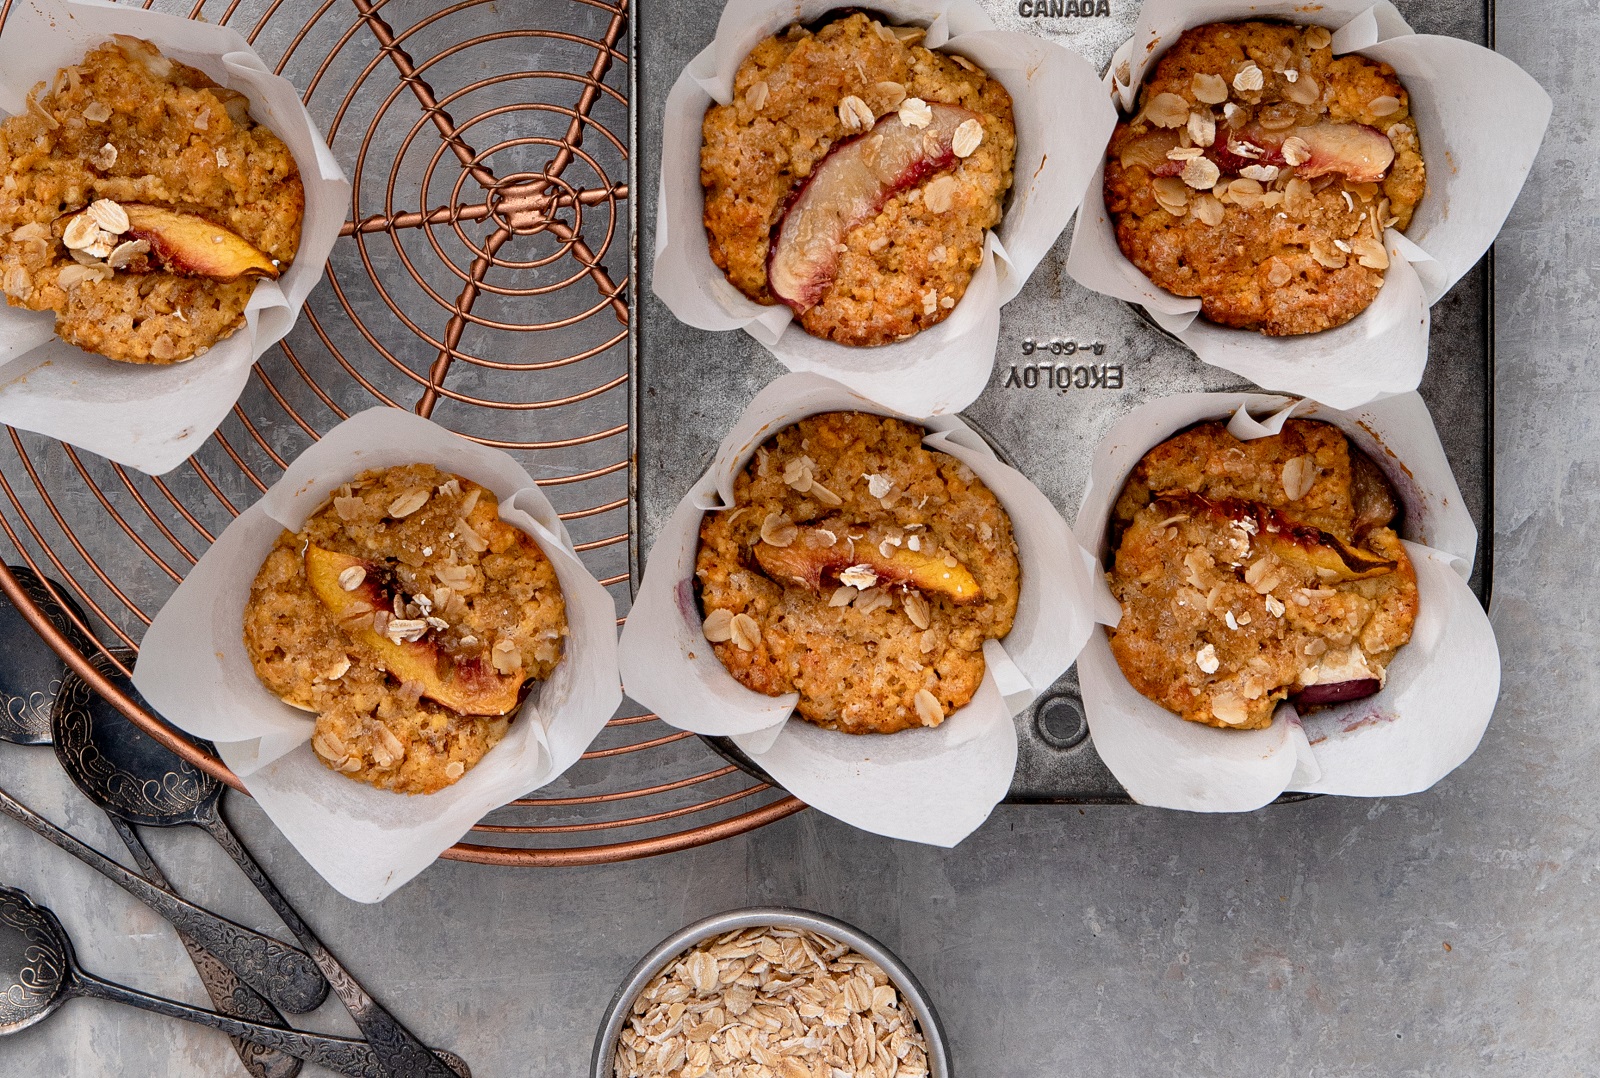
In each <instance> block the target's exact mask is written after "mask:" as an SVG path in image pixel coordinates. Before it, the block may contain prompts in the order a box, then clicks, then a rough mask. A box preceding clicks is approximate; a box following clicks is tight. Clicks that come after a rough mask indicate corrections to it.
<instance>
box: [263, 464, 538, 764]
mask: <svg viewBox="0 0 1600 1078" xmlns="http://www.w3.org/2000/svg"><path fill="white" fill-rule="evenodd" d="M566 635H567V616H566V605H565V602H564V600H563V599H562V595H561V588H560V585H559V584H558V583H557V581H556V574H555V568H554V566H552V565H551V563H550V559H549V558H547V557H546V556H545V554H544V552H543V551H542V550H540V549H539V546H538V544H537V543H535V542H534V541H533V539H531V538H530V537H529V536H528V535H526V534H525V533H523V532H521V531H519V530H518V529H516V528H514V527H512V526H511V525H509V524H507V523H505V522H504V521H502V520H501V519H500V517H499V505H498V503H497V501H496V500H495V496H494V494H493V493H491V492H490V491H488V490H486V489H485V488H483V487H480V486H478V485H477V484H476V483H473V482H472V481H471V480H468V479H463V478H462V477H460V476H456V475H448V474H446V473H444V472H441V471H440V470H439V469H437V468H435V467H433V466H432V465H429V464H410V465H406V466H404V467H396V468H386V469H380V470H375V471H369V472H363V473H362V474H361V475H358V476H356V478H354V479H352V480H351V481H350V482H349V483H346V484H345V485H344V486H342V487H341V488H339V490H338V491H337V493H336V494H335V495H334V497H333V498H332V499H330V500H329V502H328V503H327V504H326V505H324V506H322V507H321V508H320V509H318V510H317V511H316V512H315V513H313V514H312V515H311V517H310V519H308V520H307V521H306V522H305V524H304V526H302V527H301V529H300V530H299V531H298V532H295V533H290V532H284V533H283V534H282V535H280V536H279V537H278V541H277V542H276V543H274V544H273V547H272V550H271V552H270V553H269V554H268V555H267V559H266V561H265V562H264V563H263V564H262V566H261V570H260V572H258V573H257V574H256V578H255V581H254V583H253V584H252V585H251V587H250V598H249V601H248V603H247V604H246V607H245V614H244V641H245V648H246V650H247V651H248V653H249V655H250V662H251V664H252V665H253V666H254V667H255V671H256V675H257V676H258V677H259V678H260V679H261V682H262V684H264V685H265V686H266V687H267V688H268V689H269V690H271V691H272V692H273V693H274V694H276V695H277V696H278V697H279V698H280V699H282V700H283V701H284V702H286V703H288V704H291V705H293V706H294V707H297V708H301V709H303V710H306V711H311V712H315V713H316V716H317V723H316V730H315V733H314V734H313V736H312V739H311V746H312V748H313V749H314V750H315V752H316V754H317V758H318V759H320V760H321V761H322V762H323V763H324V764H325V765H327V766H328V767H329V768H331V769H333V770H335V771H338V772H339V773H341V774H344V775H348V776H350V777H351V778H354V779H358V780H360V781H362V782H367V783H371V784H372V785H373V786H377V787H379V788H381V789H385V790H394V791H396V792H399V793H432V792H434V791H435V790H439V789H442V788H444V787H446V786H449V785H450V784H451V783H454V782H455V781H456V780H458V779H460V778H461V776H462V775H464V774H465V773H466V772H467V770H468V769H470V768H471V767H473V765H475V764H476V763H477V762H478V761H479V760H481V759H482V758H483V755H484V753H486V752H488V751H489V749H491V748H493V747H494V745H495V744H496V743H497V742H498V741H499V740H500V739H501V738H502V737H504V736H505V732H506V729H507V727H508V725H509V723H510V722H511V715H512V713H513V712H515V711H516V710H517V708H518V706H519V705H520V704H521V702H522V698H523V696H524V694H525V692H526V688H527V686H528V684H529V683H530V682H535V681H542V680H544V679H545V678H548V677H549V676H550V673H551V671H553V670H554V669H555V667H556V665H557V663H559V662H560V660H561V654H562V646H563V641H564V639H565V637H566Z"/></svg>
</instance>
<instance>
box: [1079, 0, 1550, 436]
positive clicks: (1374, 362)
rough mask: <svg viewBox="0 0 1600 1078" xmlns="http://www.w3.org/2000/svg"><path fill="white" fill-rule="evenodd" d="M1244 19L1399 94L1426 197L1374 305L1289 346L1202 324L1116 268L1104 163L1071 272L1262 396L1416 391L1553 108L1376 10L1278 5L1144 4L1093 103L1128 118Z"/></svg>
mask: <svg viewBox="0 0 1600 1078" xmlns="http://www.w3.org/2000/svg"><path fill="white" fill-rule="evenodd" d="M1248 19H1254V20H1263V19H1266V20H1271V19H1281V20H1283V21H1286V22H1292V23H1296V24H1300V25H1319V26H1323V27H1326V28H1327V29H1329V30H1331V31H1332V32H1333V42H1332V48H1333V51H1334V53H1335V55H1342V54H1345V53H1352V52H1354V53H1359V54H1360V55H1362V56H1364V57H1367V58H1369V59H1371V60H1375V61H1379V62H1382V63H1385V64H1388V65H1389V66H1390V67H1392V68H1393V69H1394V71H1395V73H1396V75H1397V76H1398V77H1399V79H1400V82H1401V83H1402V84H1403V85H1404V87H1405V89H1406V92H1407V95H1408V97H1409V99H1410V108H1411V115H1412V116H1413V117H1414V118H1415V119H1416V123H1417V132H1418V136H1419V139H1420V141H1421V144H1422V156H1423V160H1424V162H1425V165H1426V170H1427V182H1428V190H1427V193H1426V194H1424V195H1423V196H1422V199H1421V201H1420V202H1419V203H1418V204H1417V208H1416V212H1415V215H1414V216H1413V218H1412V221H1411V224H1410V226H1409V227H1408V228H1407V229H1406V231H1405V233H1404V234H1403V235H1402V234H1401V233H1399V232H1397V231H1395V230H1394V229H1393V228H1390V229H1388V230H1387V231H1386V232H1385V236H1384V240H1385V248H1386V253H1387V256H1388V260H1389V268H1388V270H1387V272H1386V273H1385V277H1384V282H1383V287H1382V288H1381V289H1379V291H1378V295H1377V298H1376V299H1375V300H1373V302H1372V304H1371V305H1370V306H1369V307H1367V308H1366V310H1365V311H1363V312H1362V313H1361V314H1359V315H1357V316H1356V317H1355V318H1353V319H1351V320H1350V321H1349V322H1346V323H1345V324H1344V325H1342V326H1337V327H1335V328H1333V329H1327V330H1323V331H1321V332H1319V333H1308V334H1304V335H1301V336H1289V337H1267V336H1263V335H1262V334H1260V333H1258V332H1255V331H1253V330H1241V329H1230V328H1227V327H1225V326H1220V325H1216V324H1213V323H1211V322H1208V321H1206V320H1204V319H1202V318H1200V317H1199V315H1198V311H1199V309H1200V301H1199V300H1198V299H1189V298H1185V297H1181V296H1176V295H1173V294H1172V293H1170V292H1167V291H1165V290H1163V289H1161V288H1159V287H1157V286H1156V285H1155V284H1154V283H1153V282H1151V280H1150V279H1149V278H1148V277H1146V276H1145V275H1144V274H1143V273H1141V272H1140V271H1139V270H1138V269H1137V268H1136V267H1135V266H1134V265H1133V263H1132V262H1130V261H1129V260H1128V259H1127V257H1126V256H1124V255H1123V253H1122V251H1121V249H1120V248H1119V247H1118V245H1117V239H1116V235H1115V230H1114V227H1113V223H1112V219H1111V214H1110V212H1109V211H1108V210H1107V209H1106V205H1105V199H1104V197H1103V188H1104V168H1103V164H1101V165H1097V169H1098V170H1097V171H1096V173H1095V176H1094V178H1093V179H1092V180H1091V181H1090V183H1089V190H1088V193H1087V194H1086V195H1085V196H1084V202H1083V208H1082V210H1081V212H1080V213H1079V214H1078V220H1077V223H1076V225H1075V226H1074V228H1073V234H1072V247H1071V250H1070V252H1069V253H1068V257H1067V272H1068V273H1070V274H1071V275H1072V277H1073V278H1074V279H1075V280H1076V281H1078V283H1079V284H1082V285H1083V286H1085V287H1086V288H1091V289H1093V290H1095V291H1096V292H1100V293H1103V294H1105V295H1108V296H1113V297H1115V298H1117V299H1122V300H1127V301H1128V302H1130V303H1135V304H1138V305H1140V306H1141V307H1142V308H1143V309H1144V310H1145V312H1146V313H1147V314H1148V315H1149V317H1150V318H1151V319H1152V320H1153V321H1154V322H1155V323H1156V324H1157V325H1158V326H1160V327H1161V328H1162V329H1163V330H1165V331H1167V332H1168V333H1171V334H1172V335H1174V336H1175V337H1177V338H1178V339H1179V340H1181V341H1182V342H1183V343H1184V344H1185V345H1187V346H1188V347H1190V348H1192V349H1193V350H1194V352H1195V354H1196V355H1198V356H1199V357H1200V358H1201V359H1203V360H1205V361H1206V362H1207V363H1210V364H1213V365H1215V366H1218V367H1222V368H1224V369H1226V370H1230V371H1233V372H1234V373H1235V374H1240V375H1243V376H1244V377H1246V378H1248V379H1250V380H1251V381H1252V382H1254V383H1256V384H1257V385H1259V386H1263V387H1265V388H1267V389H1273V390H1279V391H1282V392H1286V393H1294V394H1297V395H1300V396H1306V397H1311V398H1313V399H1315V400H1319V401H1322V402H1324V403H1326V404H1329V405H1331V406H1333V407H1335V408H1353V407H1356V406H1357V405H1360V404H1364V403H1366V402H1368V401H1371V400H1375V399H1378V398H1380V397H1383V396H1388V395H1392V394H1396V393H1405V392H1408V391H1410V390H1413V389H1415V388H1416V387H1417V385H1418V384H1419V383H1420V382H1421V380H1422V372H1423V369H1424V368H1425V367H1426V366H1427V361H1428V326H1429V308H1430V307H1431V306H1432V305H1433V304H1434V303H1436V302H1438V300H1439V299H1440V297H1442V296H1443V295H1444V294H1445V293H1446V292H1447V291H1449V290H1450V287H1451V285H1453V284H1455V283H1456V281H1457V280H1459V279H1460V278H1461V276H1462V275H1463V274H1465V273H1466V272H1467V271H1468V270H1470V269H1471V268H1472V267H1473V265H1474V264H1475V263H1476V262H1477V261H1478V259H1479V258H1481V257H1482V256H1483V253H1484V252H1485V251H1486V250H1488V248H1489V245H1490V244H1491V243H1493V242H1494V238H1495V236H1496V234H1498V233H1499V231H1500V226H1501V225H1502V224H1503V223H1504V222H1505V219H1506V215H1507V214H1508V213H1509V212H1510V211H1511V206H1512V204H1513V203H1514V202H1515V201H1516V198H1517V194H1518V193H1519V192H1520V191H1521V190H1522V184H1523V181H1524V180H1525V179H1526V178H1527V175H1528V171H1529V170H1530V169H1531V168H1532V166H1533V159H1534V156H1535V154H1537V153H1538V150H1539V145H1540V142H1541V140H1542V139H1543V137H1544V131H1545V127H1546V125H1547V124H1548V122H1549V118H1550V108H1551V103H1550V97H1549V95H1548V94H1546V93H1545V92H1544V90H1543V89H1541V88H1540V87H1539V84H1538V83H1537V82H1535V81H1534V79H1533V78H1532V76H1530V75H1529V74H1528V73H1527V72H1525V71H1523V70H1522V69H1521V68H1520V67H1518V66H1517V65H1516V64H1514V63H1512V62H1511V61H1510V60H1508V59H1506V58H1505V57H1503V56H1501V55H1499V54H1498V53H1496V52H1494V51H1492V50H1490V49H1485V48H1483V47H1482V46H1479V45H1474V44H1472V43H1471V42H1467V41H1461V40H1459V39H1456V38H1451V37H1441V36H1437V35H1431V34H1417V33H1413V32H1412V30H1411V27H1410V26H1409V25H1407V23H1406V22H1405V20H1404V19H1403V18H1401V17H1400V13H1399V12H1398V11H1397V10H1396V9H1395V8H1394V6H1393V5H1392V4H1390V3H1388V2H1387V0H1379V2H1378V3H1375V4H1374V3H1371V2H1370V0H1330V2H1329V3H1325V4H1321V5H1318V6H1317V7H1316V9H1315V10H1307V9H1305V7H1304V6H1303V5H1296V4H1294V3H1290V2H1288V0H1276V2H1268V3H1263V4H1247V3H1241V2H1239V0H1146V2H1145V4H1144V6H1143V7H1142V8H1141V9H1140V13H1139V19H1138V23H1137V25H1136V28H1135V31H1134V36H1133V37H1132V38H1130V39H1129V40H1128V41H1127V42H1126V43H1125V44H1124V45H1123V46H1122V47H1121V48H1120V49H1119V50H1117V53H1116V56H1115V57H1114V58H1113V59H1112V62H1111V67H1110V69H1109V70H1108V71H1107V73H1106V76H1105V80H1104V87H1105V92H1106V93H1108V94H1110V95H1111V97H1112V98H1113V99H1114V100H1115V101H1116V102H1117V104H1118V105H1119V107H1121V108H1122V109H1124V110H1125V111H1129V112H1131V111H1132V110H1133V108H1134V106H1135V104H1136V100H1137V97H1138V93H1139V88H1140V87H1141V86H1142V85H1143V83H1144V80H1145V78H1146V76H1147V75H1148V74H1149V72H1150V70H1151V69H1152V67H1153V66H1154V64H1155V63H1156V62H1157V61H1158V60H1159V59H1160V58H1161V56H1162V53H1163V52H1164V51H1165V49H1166V48H1167V47H1168V46H1170V45H1171V44H1172V43H1173V42H1175V41H1176V40H1177V39H1178V37H1179V36H1180V35H1181V34H1182V33H1183V31H1184V30H1187V29H1190V28H1192V27H1196V26H1204V25H1206V24H1208V23H1214V22H1227V21H1238V20H1248ZM1103 156H1104V155H1103V154H1102V160H1103Z"/></svg>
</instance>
